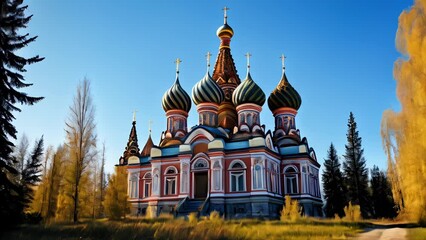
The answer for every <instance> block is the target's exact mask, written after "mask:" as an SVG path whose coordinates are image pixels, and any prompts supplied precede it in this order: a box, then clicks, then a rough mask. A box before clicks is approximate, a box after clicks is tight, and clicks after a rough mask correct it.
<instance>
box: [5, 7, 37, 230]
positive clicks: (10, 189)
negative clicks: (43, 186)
mask: <svg viewBox="0 0 426 240" xmlns="http://www.w3.org/2000/svg"><path fill="white" fill-rule="evenodd" d="M26 8H27V6H22V0H2V1H0V129H1V131H0V219H7V221H6V222H7V224H13V223H16V222H17V221H18V220H19V217H20V216H21V215H22V212H21V211H22V205H21V203H22V201H21V200H22V199H20V197H21V196H22V195H21V194H19V191H20V187H19V186H18V185H17V183H16V182H14V181H13V179H14V178H16V175H17V173H18V171H17V170H16V168H15V167H14V162H15V160H14V159H13V157H12V152H13V147H14V145H13V143H12V142H11V140H10V138H12V139H16V133H17V131H16V129H15V127H14V126H13V125H12V121H13V120H14V119H15V117H14V115H13V112H14V111H20V109H19V108H18V107H17V106H16V105H17V104H27V105H32V104H34V103H36V102H38V101H40V100H41V99H42V98H41V97H30V96H28V95H27V94H26V93H24V92H21V91H19V89H21V88H25V87H28V86H31V84H28V83H25V82H24V81H25V80H24V76H23V75H22V73H23V72H25V71H26V70H25V66H26V65H28V64H33V63H36V62H40V61H41V60H43V58H41V57H39V56H35V57H30V58H25V57H22V56H18V55H16V54H15V53H16V52H17V51H18V50H20V49H22V48H24V47H25V46H27V45H28V44H30V43H31V42H33V41H34V40H35V39H36V38H37V37H29V34H24V35H21V29H23V28H26V27H27V25H28V23H29V22H30V20H31V17H32V16H28V17H27V16H25V13H24V12H25V9H26ZM3 226H5V225H2V227H3Z"/></svg>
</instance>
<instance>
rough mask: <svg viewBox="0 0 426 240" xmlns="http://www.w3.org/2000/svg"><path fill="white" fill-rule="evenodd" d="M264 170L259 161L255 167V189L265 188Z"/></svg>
mask: <svg viewBox="0 0 426 240" xmlns="http://www.w3.org/2000/svg"><path fill="white" fill-rule="evenodd" d="M263 176H264V170H263V166H262V164H261V163H257V164H255V165H254V167H253V189H264V186H263V181H264V180H263V179H264V177H263Z"/></svg>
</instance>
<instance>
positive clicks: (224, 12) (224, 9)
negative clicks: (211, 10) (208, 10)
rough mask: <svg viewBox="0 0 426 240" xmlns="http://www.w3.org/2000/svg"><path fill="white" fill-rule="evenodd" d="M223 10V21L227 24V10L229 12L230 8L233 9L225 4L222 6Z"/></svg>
mask: <svg viewBox="0 0 426 240" xmlns="http://www.w3.org/2000/svg"><path fill="white" fill-rule="evenodd" d="M222 10H223V17H224V20H223V22H224V24H226V20H227V19H228V15H227V14H226V12H227V11H228V10H231V9H230V8H227V7H226V6H225V7H224V8H222Z"/></svg>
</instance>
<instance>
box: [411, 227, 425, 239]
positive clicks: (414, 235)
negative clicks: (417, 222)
mask: <svg viewBox="0 0 426 240" xmlns="http://www.w3.org/2000/svg"><path fill="white" fill-rule="evenodd" d="M407 239H410V240H424V239H426V228H410V229H408V236H407Z"/></svg>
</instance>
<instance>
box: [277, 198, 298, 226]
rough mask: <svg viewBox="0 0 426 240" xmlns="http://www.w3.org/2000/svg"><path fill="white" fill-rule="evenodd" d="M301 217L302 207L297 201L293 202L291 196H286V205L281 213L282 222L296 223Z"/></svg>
mask: <svg viewBox="0 0 426 240" xmlns="http://www.w3.org/2000/svg"><path fill="white" fill-rule="evenodd" d="M300 217H301V213H300V207H299V203H298V202H297V200H292V199H291V197H290V196H289V195H286V196H285V205H284V207H283V210H282V211H281V218H280V219H281V221H288V220H290V221H292V222H296V221H297V220H299V219H300Z"/></svg>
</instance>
